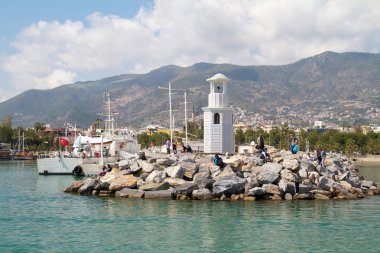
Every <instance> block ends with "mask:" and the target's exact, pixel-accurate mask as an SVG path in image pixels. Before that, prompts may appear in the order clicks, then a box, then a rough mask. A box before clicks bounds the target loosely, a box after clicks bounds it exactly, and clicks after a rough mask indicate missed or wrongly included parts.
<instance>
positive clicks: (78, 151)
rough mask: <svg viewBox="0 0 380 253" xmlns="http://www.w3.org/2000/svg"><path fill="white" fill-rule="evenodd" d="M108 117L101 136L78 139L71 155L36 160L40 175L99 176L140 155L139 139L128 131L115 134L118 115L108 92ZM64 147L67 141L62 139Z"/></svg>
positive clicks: (66, 153)
mask: <svg viewBox="0 0 380 253" xmlns="http://www.w3.org/2000/svg"><path fill="white" fill-rule="evenodd" d="M105 94H106V97H107V99H106V101H105V109H106V112H107V114H106V115H103V116H106V119H105V120H104V121H105V130H104V132H102V133H101V134H100V135H99V136H81V135H79V136H78V137H76V138H75V141H74V144H73V145H72V147H71V149H72V151H70V152H69V151H62V152H55V153H54V154H51V155H50V157H47V158H38V159H37V168H38V173H39V174H41V175H78V176H92V175H96V174H98V173H99V172H100V171H101V169H102V167H103V166H104V165H107V164H113V163H116V162H118V161H120V160H122V159H124V157H125V156H129V155H131V154H137V153H138V152H139V150H140V145H139V144H138V143H137V138H136V136H135V135H134V134H133V133H132V132H130V131H127V130H119V131H115V129H114V121H115V113H113V112H112V110H111V99H110V93H109V92H108V91H106V92H105ZM61 141H63V142H64V144H65V146H66V144H68V141H67V140H66V139H65V138H60V143H61Z"/></svg>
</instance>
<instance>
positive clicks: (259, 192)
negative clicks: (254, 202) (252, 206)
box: [246, 187, 265, 198]
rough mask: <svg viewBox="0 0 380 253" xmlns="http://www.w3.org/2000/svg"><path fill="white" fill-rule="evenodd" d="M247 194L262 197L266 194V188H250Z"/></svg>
mask: <svg viewBox="0 0 380 253" xmlns="http://www.w3.org/2000/svg"><path fill="white" fill-rule="evenodd" d="M246 195H247V196H255V197H258V198H262V197H264V195H265V190H264V189H263V188H261V187H255V188H252V189H249V191H248V193H246Z"/></svg>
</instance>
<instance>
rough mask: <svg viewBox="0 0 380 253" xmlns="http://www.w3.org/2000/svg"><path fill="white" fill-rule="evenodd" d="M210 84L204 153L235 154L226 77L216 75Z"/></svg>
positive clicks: (205, 117) (205, 116) (205, 112)
mask: <svg viewBox="0 0 380 253" xmlns="http://www.w3.org/2000/svg"><path fill="white" fill-rule="evenodd" d="M207 81H208V82H209V83H210V94H209V95H208V107H205V108H203V111H204V117H203V118H204V139H203V142H204V152H205V153H225V152H229V153H234V129H233V116H232V112H233V109H232V108H230V107H229V99H228V95H227V84H228V83H229V82H230V79H228V78H227V77H226V76H224V75H222V74H216V75H214V76H213V77H211V78H209V79H207Z"/></svg>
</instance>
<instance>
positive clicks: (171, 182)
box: [164, 177, 188, 187]
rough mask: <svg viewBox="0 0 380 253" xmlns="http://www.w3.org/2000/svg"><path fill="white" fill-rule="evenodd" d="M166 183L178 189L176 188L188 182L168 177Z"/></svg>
mask: <svg viewBox="0 0 380 253" xmlns="http://www.w3.org/2000/svg"><path fill="white" fill-rule="evenodd" d="M164 182H168V183H169V185H170V186H172V187H176V186H179V185H182V184H185V183H187V182H188V181H186V180H184V179H181V178H171V177H167V178H165V180H164Z"/></svg>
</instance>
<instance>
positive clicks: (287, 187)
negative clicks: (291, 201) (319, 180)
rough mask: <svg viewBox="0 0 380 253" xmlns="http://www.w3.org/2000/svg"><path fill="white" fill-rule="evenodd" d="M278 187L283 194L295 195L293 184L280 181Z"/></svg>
mask: <svg viewBox="0 0 380 253" xmlns="http://www.w3.org/2000/svg"><path fill="white" fill-rule="evenodd" d="M278 187H279V189H280V190H281V192H282V193H283V194H285V193H289V194H291V195H294V194H296V187H295V185H294V183H293V182H289V181H287V180H284V179H281V180H280V182H279V183H278Z"/></svg>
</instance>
